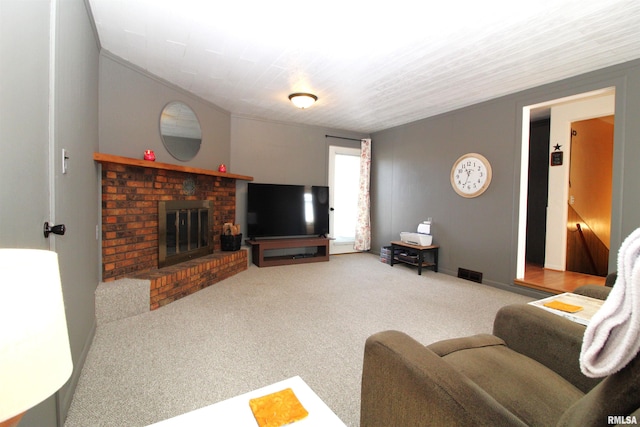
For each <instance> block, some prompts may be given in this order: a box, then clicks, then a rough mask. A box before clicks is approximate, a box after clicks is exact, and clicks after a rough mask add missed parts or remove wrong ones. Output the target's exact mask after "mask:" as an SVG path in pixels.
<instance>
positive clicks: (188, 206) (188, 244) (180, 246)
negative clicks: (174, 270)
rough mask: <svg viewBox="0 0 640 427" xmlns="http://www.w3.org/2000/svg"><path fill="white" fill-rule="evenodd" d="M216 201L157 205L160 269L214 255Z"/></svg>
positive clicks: (178, 201)
mask: <svg viewBox="0 0 640 427" xmlns="http://www.w3.org/2000/svg"><path fill="white" fill-rule="evenodd" d="M212 226H213V202H212V201H209V200H197V201H192V200H172V201H163V202H158V235H159V257H158V266H159V267H165V266H167V265H172V264H177V263H179V262H183V261H186V260H189V259H192V258H197V257H201V256H204V255H207V254H210V253H212V252H213V235H212V234H211V228H212Z"/></svg>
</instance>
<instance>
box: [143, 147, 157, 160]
mask: <svg viewBox="0 0 640 427" xmlns="http://www.w3.org/2000/svg"><path fill="white" fill-rule="evenodd" d="M144 159H145V160H149V161H150V162H155V160H156V153H154V152H153V150H144Z"/></svg>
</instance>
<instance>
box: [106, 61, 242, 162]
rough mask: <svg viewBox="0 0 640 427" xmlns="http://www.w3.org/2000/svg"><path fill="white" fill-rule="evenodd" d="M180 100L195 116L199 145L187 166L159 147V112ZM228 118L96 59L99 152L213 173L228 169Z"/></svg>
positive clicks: (128, 68)
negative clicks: (148, 156)
mask: <svg viewBox="0 0 640 427" xmlns="http://www.w3.org/2000/svg"><path fill="white" fill-rule="evenodd" d="M171 101H183V102H184V103H186V104H187V105H188V106H190V107H191V109H192V110H193V111H194V112H195V113H196V116H198V120H199V121H200V127H201V129H202V144H201V146H200V151H199V152H198V154H197V155H196V156H195V157H194V158H193V159H192V160H190V161H188V162H182V161H179V160H176V159H174V158H173V157H171V155H170V154H169V153H168V152H167V150H166V149H165V148H164V146H163V145H162V139H161V137H160V113H161V112H162V109H163V108H164V107H165V105H167V104H168V103H169V102H171ZM230 126H231V125H230V116H229V113H228V112H226V111H224V110H222V109H221V108H218V107H217V106H215V105H213V104H211V103H208V102H206V101H203V100H202V99H200V98H198V97H196V96H194V95H191V94H189V93H188V92H186V91H184V90H182V89H180V88H178V87H176V86H174V85H171V84H169V83H167V82H165V81H163V80H161V79H159V78H155V77H153V76H151V75H150V74H148V73H146V72H144V71H143V70H140V69H139V68H137V67H135V66H133V65H131V64H129V63H128V62H126V61H124V60H122V59H119V58H117V57H114V56H113V55H110V54H109V53H108V52H104V51H103V52H102V53H101V55H100V150H99V151H100V152H101V153H107V154H114V155H117V156H124V157H131V158H135V159H142V157H143V152H144V150H146V149H150V150H153V151H154V152H155V154H156V161H158V162H164V163H174V164H180V165H185V166H193V167H199V168H204V169H213V170H216V169H217V168H218V165H219V164H220V163H225V164H227V166H231V165H230V157H231V156H230V146H229V141H230Z"/></svg>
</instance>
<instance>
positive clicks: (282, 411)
mask: <svg viewBox="0 0 640 427" xmlns="http://www.w3.org/2000/svg"><path fill="white" fill-rule="evenodd" d="M249 406H250V407H251V411H253V416H254V417H255V418H256V421H257V422H258V425H259V426H260V427H280V426H284V425H287V424H291V423H293V422H295V421H299V420H301V419H303V418H304V417H306V416H307V415H309V412H307V410H306V409H304V407H303V406H302V404H301V403H300V401H299V400H298V398H297V397H296V395H295V394H294V393H293V390H292V389H290V388H286V389H284V390H281V391H278V392H276V393H272V394H268V395H266V396H262V397H257V398H255V399H251V400H249Z"/></svg>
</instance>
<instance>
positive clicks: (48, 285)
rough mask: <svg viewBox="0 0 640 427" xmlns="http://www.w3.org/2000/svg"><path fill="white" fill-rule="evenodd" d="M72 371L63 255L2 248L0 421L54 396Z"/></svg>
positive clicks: (0, 278)
mask: <svg viewBox="0 0 640 427" xmlns="http://www.w3.org/2000/svg"><path fill="white" fill-rule="evenodd" d="M72 370H73V364H72V361H71V350H70V348H69V335H68V332H67V321H66V317H65V312H64V301H63V298H62V285H61V282H60V270H59V267H58V255H57V254H56V253H55V252H51V251H45V250H35V249H0V422H1V421H4V420H6V419H8V418H11V417H14V416H16V415H18V414H21V413H22V412H25V411H26V410H27V409H29V408H31V407H33V406H35V405H37V404H38V403H40V402H42V401H43V400H45V399H46V398H47V397H49V396H51V395H52V394H53V393H55V392H56V391H57V390H58V389H59V388H60V387H62V386H63V385H64V383H65V382H66V381H67V380H68V379H69V376H70V375H71V371H72Z"/></svg>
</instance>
